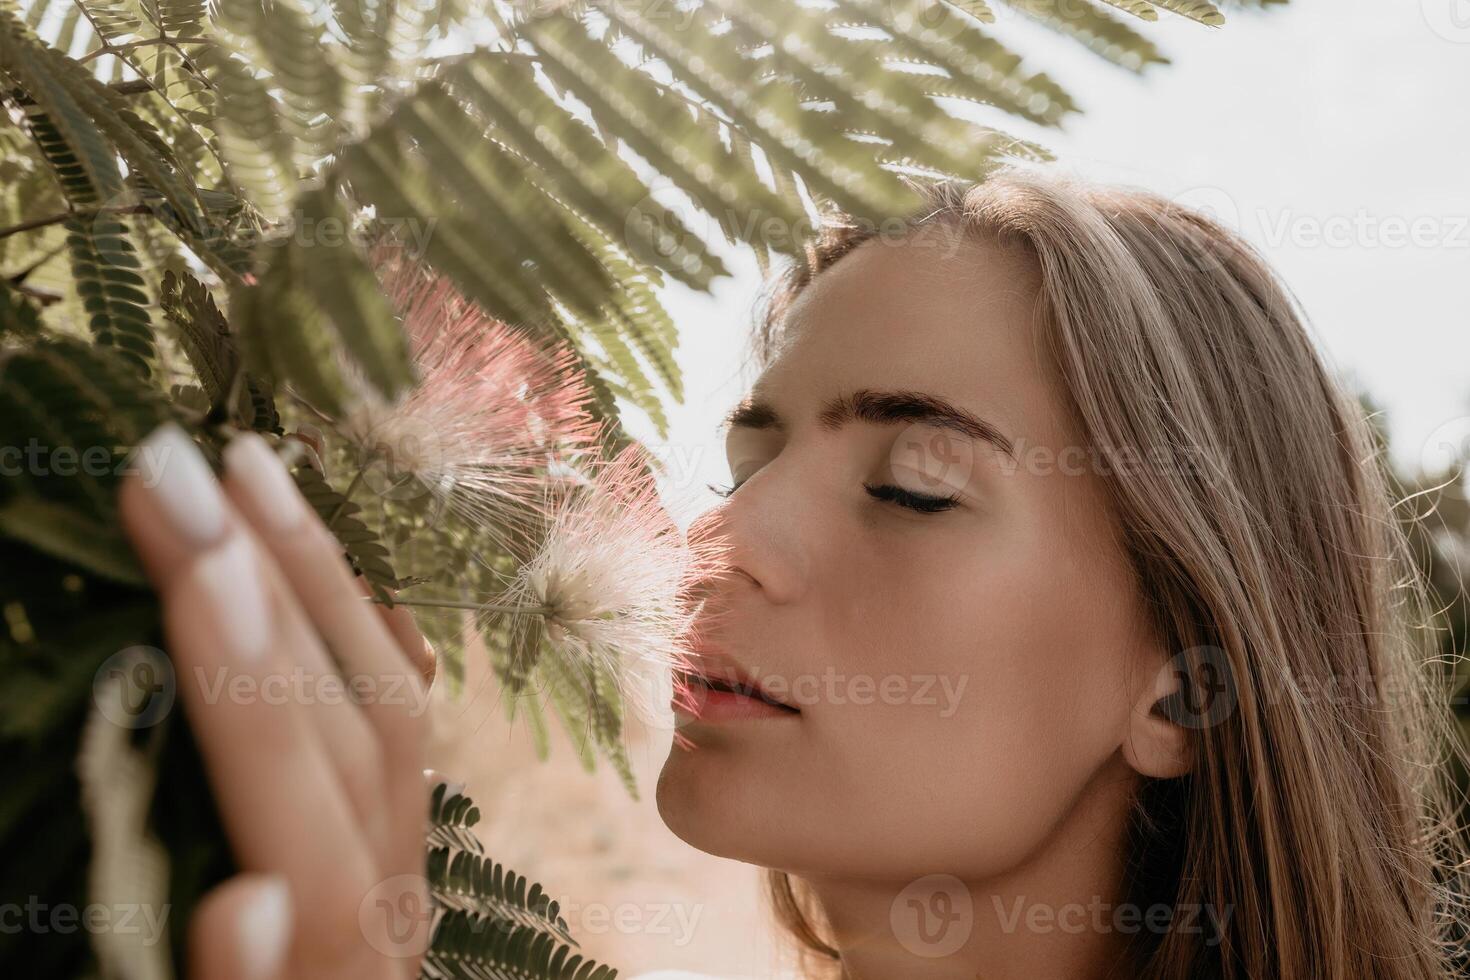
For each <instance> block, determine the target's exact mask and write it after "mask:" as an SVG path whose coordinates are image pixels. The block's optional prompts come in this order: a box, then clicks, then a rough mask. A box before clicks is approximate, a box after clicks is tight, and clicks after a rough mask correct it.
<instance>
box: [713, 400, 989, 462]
mask: <svg viewBox="0 0 1470 980" xmlns="http://www.w3.org/2000/svg"><path fill="white" fill-rule="evenodd" d="M817 420H818V421H819V422H820V423H821V425H822V427H823V428H824V429H828V430H835V429H838V428H840V427H841V426H842V425H844V424H845V423H847V422H851V421H859V422H871V423H873V424H876V425H892V424H895V423H899V422H924V423H927V424H929V425H933V426H937V427H939V428H941V429H949V430H951V431H953V432H958V433H960V434H961V435H964V436H968V437H970V438H972V439H980V440H983V441H985V442H988V443H990V444H991V445H992V446H994V447H995V448H997V449H999V450H1000V451H1001V452H1003V453H1005V454H1006V455H1007V456H1009V457H1011V458H1012V459H1015V457H1016V452H1015V447H1014V445H1013V444H1012V442H1011V440H1010V439H1009V438H1008V437H1007V436H1006V434H1005V433H1004V432H1001V431H1000V430H999V429H997V428H996V427H995V426H993V425H991V424H990V423H989V422H987V421H985V420H984V419H982V418H981V417H980V416H978V415H976V414H975V413H973V412H970V411H967V410H966V409H963V408H960V407H959V406H958V405H955V404H953V403H952V402H948V401H945V400H944V399H943V398H940V397H939V396H937V395H929V394H925V393H924V392H922V391H907V390H904V391H874V390H873V389H871V388H862V389H859V390H857V391H854V392H851V393H849V394H843V395H838V396H836V397H834V398H829V399H828V400H827V401H825V402H823V403H822V408H821V410H820V411H819V412H817ZM729 426H740V427H743V428H749V429H776V430H781V429H784V428H786V422H785V420H784V419H782V418H781V416H780V415H779V414H778V413H777V412H776V410H775V409H774V408H772V407H771V405H770V403H769V402H766V401H762V400H761V399H759V398H755V397H751V398H746V399H745V400H744V401H742V402H741V403H740V404H739V405H736V406H735V408H733V409H732V410H731V411H730V412H729V414H727V415H726V416H725V419H724V422H723V424H722V427H729Z"/></svg>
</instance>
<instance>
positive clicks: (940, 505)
mask: <svg viewBox="0 0 1470 980" xmlns="http://www.w3.org/2000/svg"><path fill="white" fill-rule="evenodd" d="M705 486H707V487H709V489H710V491H711V492H712V493H714V494H716V495H717V496H720V497H728V496H730V494H732V493H734V492H735V491H736V490H739V489H740V485H739V484H738V483H737V484H735V485H734V486H729V487H718V486H715V485H714V484H713V483H707V484H705ZM863 489H864V490H866V491H867V492H868V496H870V497H872V498H873V499H874V500H882V501H885V502H887V503H893V504H897V505H898V506H900V507H907V508H908V509H909V510H913V511H918V512H919V513H920V514H938V513H940V512H941V511H946V510H949V509H951V508H952V507H956V506H958V505H959V503H960V496H959V495H958V494H954V495H952V496H948V497H931V496H928V495H927V494H922V493H914V492H913V491H911V490H905V489H904V488H903V487H896V486H894V485H893V484H891V483H880V484H873V483H864V484H863Z"/></svg>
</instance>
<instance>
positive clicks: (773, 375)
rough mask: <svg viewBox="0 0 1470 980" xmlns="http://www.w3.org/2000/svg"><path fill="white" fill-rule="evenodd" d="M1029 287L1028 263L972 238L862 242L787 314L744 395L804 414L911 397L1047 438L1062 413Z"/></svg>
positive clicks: (1034, 278)
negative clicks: (866, 394)
mask: <svg viewBox="0 0 1470 980" xmlns="http://www.w3.org/2000/svg"><path fill="white" fill-rule="evenodd" d="M1038 286H1039V277H1038V273H1037V271H1036V269H1035V267H1034V266H1033V264H1032V260H1031V259H1030V257H1029V256H1027V255H1026V254H1025V253H1022V252H1020V251H1017V250H1014V249H1006V248H1003V247H1001V246H999V245H997V244H994V243H992V242H989V241H986V240H983V239H979V238H975V237H973V236H966V237H959V236H957V235H955V234H952V233H946V234H942V235H928V236H921V237H919V238H917V239H904V240H901V241H894V240H884V239H876V240H873V241H870V242H867V243H865V244H864V245H862V246H860V247H858V248H857V249H854V250H853V251H852V252H851V253H849V254H848V255H846V256H845V257H843V258H842V259H841V260H840V261H838V262H837V263H836V264H835V265H833V266H832V267H831V268H829V269H827V270H826V271H825V272H823V273H822V274H821V275H819V276H817V277H816V278H815V279H813V280H812V282H811V283H810V284H809V285H808V286H807V287H806V289H804V290H803V291H802V292H801V294H800V295H799V296H798V297H797V299H796V300H795V301H794V302H793V303H792V305H791V306H790V307H789V308H788V310H787V316H786V321H785V324H784V330H783V333H782V336H781V339H780V342H779V344H778V346H777V348H776V350H775V353H774V355H773V357H772V358H771V361H770V363H769V365H768V366H767V368H766V370H765V371H764V373H763V374H762V376H761V378H760V380H759V381H758V382H757V384H756V390H755V392H754V394H756V395H757V396H764V397H766V398H768V399H769V400H771V401H773V402H776V403H778V407H780V408H782V409H783V410H784V411H785V412H805V411H806V410H807V408H808V406H809V405H810V404H815V403H819V402H820V401H821V400H822V399H824V398H826V397H828V396H829V395H831V394H833V393H835V392H839V391H848V390H854V389H861V388H910V389H914V390H918V391H924V392H928V393H931V394H934V395H937V396H939V397H942V398H946V399H949V400H951V401H954V402H955V403H956V404H961V405H963V406H964V407H966V408H969V409H971V410H972V411H975V412H977V413H978V414H981V415H984V416H985V417H987V418H990V419H991V420H992V421H994V422H996V423H997V424H999V425H1001V426H1002V427H1003V428H1007V429H1008V431H1010V432H1011V433H1012V434H1013V435H1022V434H1024V435H1026V436H1028V437H1029V440H1031V441H1035V440H1039V439H1046V440H1047V441H1050V438H1049V437H1051V436H1054V435H1056V434H1057V433H1058V432H1059V431H1060V426H1061V419H1062V417H1063V416H1064V414H1065V413H1064V412H1063V411H1062V406H1061V404H1060V402H1061V396H1062V392H1061V389H1060V387H1059V386H1058V385H1057V384H1056V382H1055V376H1056V372H1055V369H1054V368H1052V367H1050V366H1049V364H1048V363H1047V361H1046V356H1045V352H1044V350H1043V348H1042V345H1041V343H1040V333H1039V331H1038V329H1037V323H1036V308H1037V307H1036V302H1037V290H1038Z"/></svg>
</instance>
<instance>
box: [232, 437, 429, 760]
mask: <svg viewBox="0 0 1470 980" xmlns="http://www.w3.org/2000/svg"><path fill="white" fill-rule="evenodd" d="M224 457H225V479H224V485H225V490H226V492H227V493H228V494H229V496H230V498H231V500H233V501H234V503H235V505H236V506H237V507H238V508H239V510H240V513H241V514H243V515H244V516H245V518H246V519H247V520H248V521H250V523H251V526H252V527H253V528H254V529H255V531H256V533H257V534H258V535H259V536H260V539H261V541H262V542H264V543H265V545H266V547H267V548H268V549H269V550H270V552H271V555H272V557H274V558H275V560H276V564H277V565H279V566H280V568H281V571H282V573H283V574H284V575H285V576H286V579H287V581H288V582H290V584H291V587H292V589H293V591H294V592H295V593H296V595H297V596H298V598H299V600H300V605H301V607H302V609H303V610H305V612H306V615H307V616H308V617H309V618H310V620H311V622H312V624H313V625H314V626H315V627H316V630H317V632H318V633H319V634H320V635H321V637H322V639H323V640H325V642H326V645H327V647H328V648H329V649H330V650H331V651H332V653H333V654H334V655H335V656H336V657H337V659H338V662H339V663H340V665H341V668H342V673H343V675H344V676H346V677H347V678H348V680H349V682H350V683H352V684H354V685H355V688H354V690H355V691H356V692H359V693H361V694H362V695H363V696H364V699H363V703H362V709H363V711H364V713H365V714H366V715H367V716H368V718H369V720H370V721H371V722H372V724H373V726H374V728H375V729H376V730H377V732H378V734H379V741H380V743H381V748H382V750H383V751H384V752H385V754H386V755H387V756H388V758H389V759H390V760H393V759H395V758H399V757H401V753H400V750H405V751H409V752H411V753H412V756H413V758H414V759H416V758H417V752H418V740H419V738H420V737H421V729H422V725H421V724H420V718H421V716H422V714H423V711H424V709H425V708H426V707H427V698H426V696H425V690H424V685H423V681H422V679H421V677H420V676H419V673H418V671H417V670H416V669H415V668H414V667H413V665H412V664H410V663H409V661H408V659H407V658H406V657H405V656H404V655H403V653H402V651H401V650H400V649H399V645H398V642H397V640H396V639H395V638H394V636H393V634H392V633H391V632H390V631H389V630H388V627H387V626H386V624H385V623H384V622H383V620H382V619H381V618H380V617H379V616H378V615H377V614H376V613H374V612H373V610H372V609H371V608H370V607H369V604H368V603H366V602H363V600H362V591H361V589H360V587H359V586H358V585H357V583H356V582H355V581H354V578H353V575H352V572H351V570H350V569H349V568H348V566H347V564H346V563H345V562H343V561H342V557H341V546H340V545H339V544H338V543H337V541H336V539H335V538H333V537H332V535H331V532H329V531H328V530H327V529H326V527H325V526H324V525H323V524H322V522H321V520H320V519H319V518H318V517H317V515H316V513H315V512H314V511H313V510H312V509H311V507H310V505H308V504H307V502H306V499H305V498H304V497H302V496H301V492H300V491H299V490H298V489H297V487H296V484H295V481H293V480H292V479H291V475H290V473H288V472H287V471H286V468H285V466H284V465H282V463H281V461H280V459H279V458H278V457H277V456H276V454H275V452H274V451H273V450H272V449H271V448H270V446H269V445H268V444H267V443H266V441H265V440H264V439H262V438H261V437H260V436H258V435H256V434H255V433H253V432H252V433H245V434H243V435H240V436H237V437H236V438H235V439H234V440H232V441H231V443H230V445H229V446H228V447H227V448H226V449H225V453H224Z"/></svg>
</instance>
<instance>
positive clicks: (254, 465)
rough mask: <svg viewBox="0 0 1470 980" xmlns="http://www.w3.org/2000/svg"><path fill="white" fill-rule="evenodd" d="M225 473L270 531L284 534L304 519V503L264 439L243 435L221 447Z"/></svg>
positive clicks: (289, 475)
mask: <svg viewBox="0 0 1470 980" xmlns="http://www.w3.org/2000/svg"><path fill="white" fill-rule="evenodd" d="M224 455H225V469H226V470H227V471H228V472H229V475H230V478H231V479H234V480H238V481H239V483H240V486H241V487H242V488H243V489H244V490H245V492H246V493H247V494H248V495H249V496H250V499H251V500H252V501H254V503H255V507H256V509H257V510H258V511H260V513H261V516H262V517H264V518H265V520H266V522H267V523H268V524H269V525H270V527H271V529H272V530H273V531H276V532H278V533H281V534H286V533H289V532H291V531H294V530H296V529H297V528H298V527H300V526H301V522H302V521H303V520H305V519H306V515H307V510H306V500H305V499H304V498H303V497H302V496H301V491H300V490H298V489H296V481H295V480H293V479H291V474H290V473H287V472H286V467H285V466H284V465H283V464H282V463H281V460H280V458H279V457H278V456H277V455H276V454H275V452H274V451H273V450H272V449H271V447H270V446H269V445H268V444H267V443H266V441H265V440H264V439H262V438H261V437H260V436H258V435H256V434H255V433H254V432H247V433H244V434H243V435H239V436H236V437H235V438H234V439H232V440H230V444H229V445H228V446H226V447H225V454H224Z"/></svg>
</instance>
